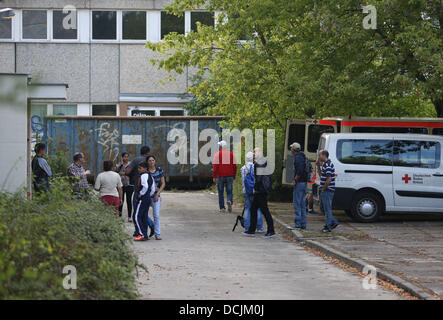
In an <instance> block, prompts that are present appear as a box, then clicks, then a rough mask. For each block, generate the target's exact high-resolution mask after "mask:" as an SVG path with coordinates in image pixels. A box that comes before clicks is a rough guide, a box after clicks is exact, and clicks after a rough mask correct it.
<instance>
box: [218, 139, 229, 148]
mask: <svg viewBox="0 0 443 320" xmlns="http://www.w3.org/2000/svg"><path fill="white" fill-rule="evenodd" d="M226 145H227V143H226V141H224V140H222V141H220V142H219V143H218V146H219V147H222V148H224V147H226Z"/></svg>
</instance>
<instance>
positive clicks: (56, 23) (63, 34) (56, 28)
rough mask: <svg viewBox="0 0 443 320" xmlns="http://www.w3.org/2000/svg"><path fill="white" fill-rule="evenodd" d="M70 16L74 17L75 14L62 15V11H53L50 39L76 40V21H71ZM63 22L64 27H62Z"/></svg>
mask: <svg viewBox="0 0 443 320" xmlns="http://www.w3.org/2000/svg"><path fill="white" fill-rule="evenodd" d="M72 14H75V15H76V14H77V12H71V11H69V12H68V13H63V11H59V10H54V12H53V15H52V28H53V29H52V37H53V38H54V39H70V40H72V39H77V22H78V21H77V19H75V21H72V18H70V16H71V15H72ZM65 19H66V20H65ZM63 22H64V24H65V25H63ZM71 28H74V29H71Z"/></svg>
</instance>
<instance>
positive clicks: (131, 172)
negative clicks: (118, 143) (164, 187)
mask: <svg viewBox="0 0 443 320" xmlns="http://www.w3.org/2000/svg"><path fill="white" fill-rule="evenodd" d="M149 152H151V149H150V148H149V147H148V146H143V147H141V149H140V156H138V157H136V158H134V159H133V160H132V161H131V163H130V164H129V166H128V167H127V168H126V169H125V174H126V175H127V176H129V183H130V184H132V185H133V186H134V195H133V196H132V206H133V208H134V214H135V206H136V204H137V202H138V193H139V191H140V188H141V187H140V185H139V178H140V174H139V170H138V165H139V164H140V163H143V162H146V158H147V157H148V156H149ZM132 220H133V222H134V227H135V228H136V221H135V218H134V217H132ZM148 226H149V227H150V228H151V233H150V236H151V237H152V236H153V235H154V221H152V220H151V218H149V216H148ZM136 229H137V228H136ZM136 234H137V232H136V231H135V232H134V236H136Z"/></svg>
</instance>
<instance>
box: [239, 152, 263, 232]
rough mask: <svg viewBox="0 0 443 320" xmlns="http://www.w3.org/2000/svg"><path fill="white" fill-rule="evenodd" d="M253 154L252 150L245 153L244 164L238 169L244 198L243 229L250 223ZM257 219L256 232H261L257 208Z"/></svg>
mask: <svg viewBox="0 0 443 320" xmlns="http://www.w3.org/2000/svg"><path fill="white" fill-rule="evenodd" d="M253 161H254V154H253V153H252V152H248V153H246V164H245V165H244V166H243V167H242V168H241V169H240V172H241V178H242V187H243V197H244V199H245V210H244V220H243V221H244V227H245V231H247V230H248V229H249V225H250V221H251V219H250V212H251V205H252V200H253V199H254V184H255V176H254V163H253ZM257 214H258V221H257V232H263V216H262V213H261V211H260V209H258V211H257Z"/></svg>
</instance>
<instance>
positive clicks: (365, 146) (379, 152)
mask: <svg viewBox="0 0 443 320" xmlns="http://www.w3.org/2000/svg"><path fill="white" fill-rule="evenodd" d="M392 152H393V142H392V140H359V139H340V140H338V141H337V152H336V154H337V159H338V160H339V161H340V162H342V163H349V164H366V165H376V166H391V165H392Z"/></svg>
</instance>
